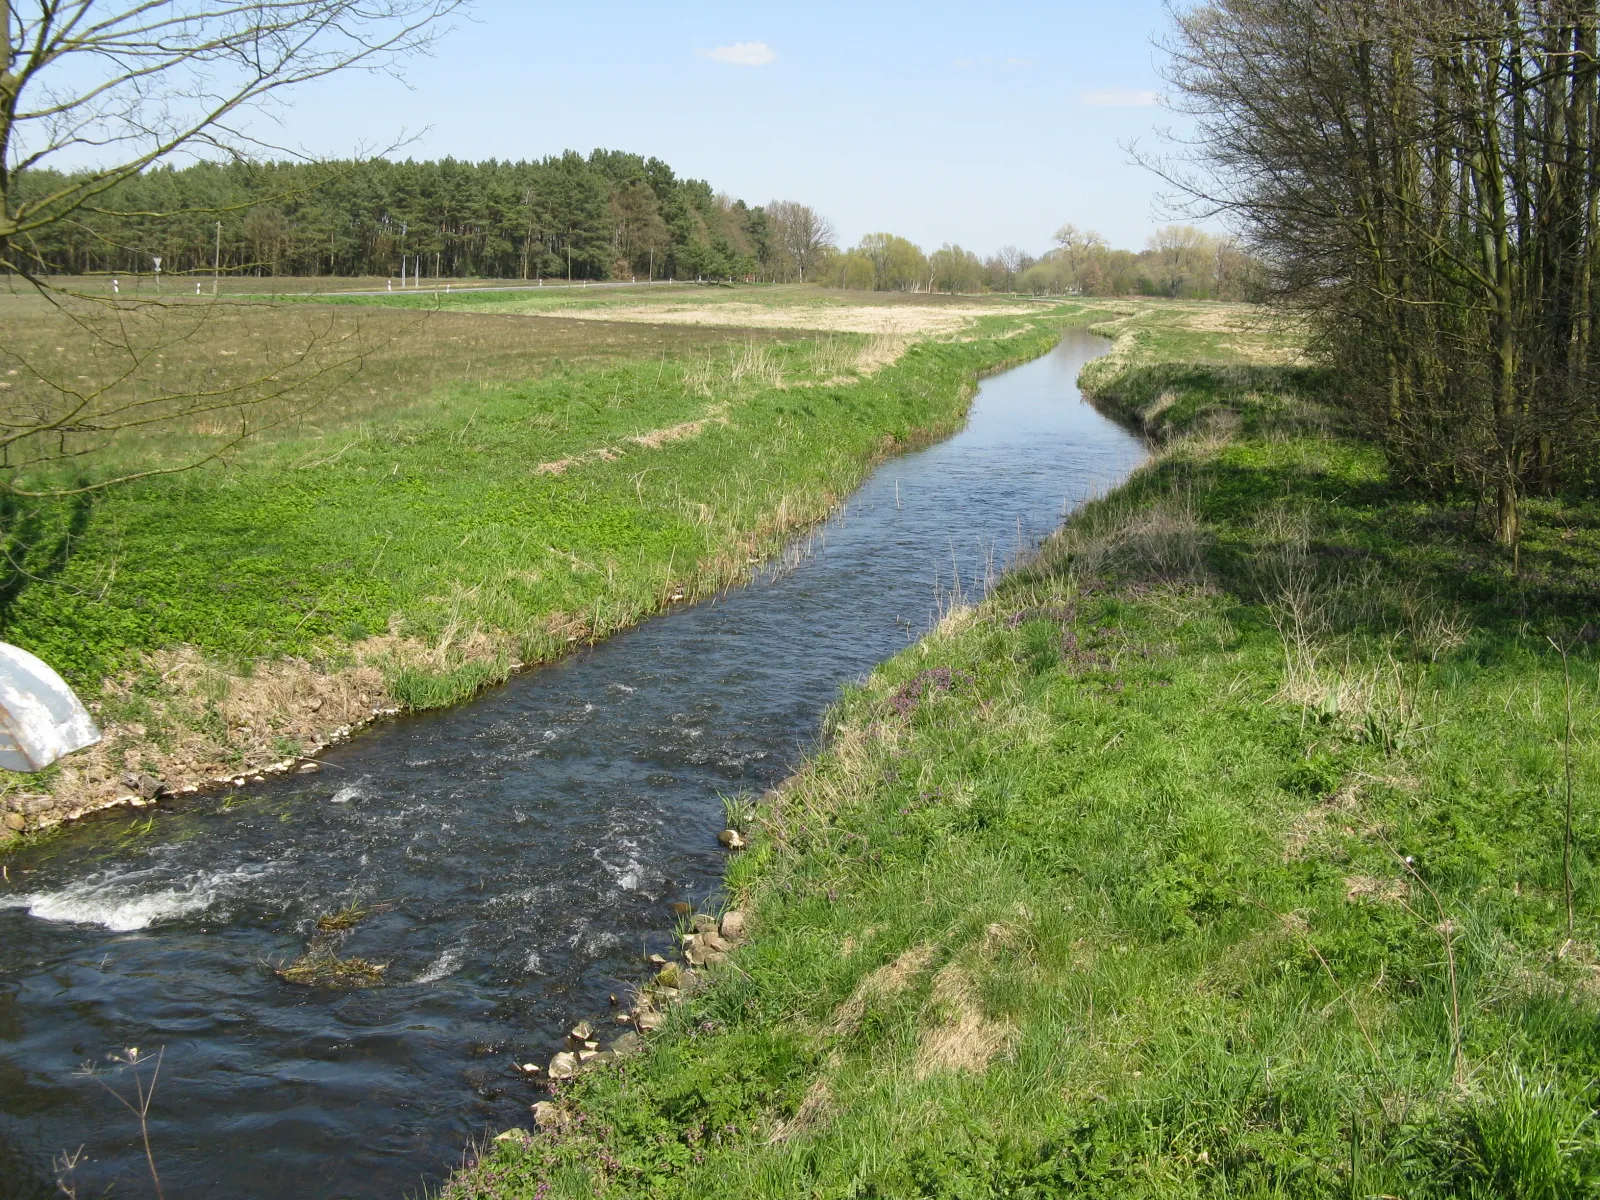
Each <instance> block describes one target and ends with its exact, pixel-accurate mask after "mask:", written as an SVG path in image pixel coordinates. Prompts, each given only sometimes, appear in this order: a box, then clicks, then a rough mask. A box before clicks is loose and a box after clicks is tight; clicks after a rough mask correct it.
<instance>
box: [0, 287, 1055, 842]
mask: <svg viewBox="0 0 1600 1200" xmlns="http://www.w3.org/2000/svg"><path fill="white" fill-rule="evenodd" d="M709 290H710V289H699V291H700V292H701V293H704V292H706V291H709ZM811 291H814V289H812V290H811ZM641 292H642V289H641V290H640V291H632V290H630V289H618V290H617V291H616V292H615V293H612V294H613V295H615V296H617V297H618V299H617V300H616V301H615V303H618V304H624V303H625V304H627V305H629V306H631V307H635V308H636V307H638V305H639V304H640V303H641V301H640V300H639V296H640V294H641ZM751 292H752V293H755V290H754V289H751ZM755 294H762V295H764V293H755ZM629 297H632V299H629ZM651 297H652V300H653V299H654V294H653V293H652V294H651ZM404 299H405V300H406V301H407V302H409V301H412V300H416V301H417V305H416V306H413V305H411V304H409V303H396V304H391V303H389V302H388V300H387V296H385V297H381V298H378V297H369V298H367V302H365V303H344V304H327V303H320V302H318V303H311V302H292V303H291V302H283V301H282V300H281V299H245V300H241V301H233V300H225V301H224V302H223V303H220V304H215V305H213V304H209V303H203V302H202V303H200V304H194V305H186V304H176V305H172V306H169V307H167V308H164V309H162V310H159V311H158V312H156V313H154V315H152V317H151V319H152V320H160V321H162V322H164V324H163V325H162V327H161V329H162V332H163V338H162V339H151V340H149V341H148V342H147V344H148V345H150V346H151V347H153V348H152V349H151V351H150V352H149V353H148V354H147V356H146V357H145V359H144V361H143V369H142V374H141V377H140V378H138V379H135V380H134V381H133V382H132V383H129V384H119V383H117V380H116V376H115V372H116V371H117V370H119V369H121V366H122V362H121V359H119V357H118V356H116V355H106V356H104V359H103V361H102V360H101V359H97V358H96V357H95V356H94V355H92V354H89V353H87V352H86V351H85V350H84V348H83V346H82V343H81V339H80V341H78V342H75V341H74V340H73V337H74V332H73V329H72V328H71V325H70V321H69V320H68V318H67V317H65V316H62V315H61V314H59V313H56V312H55V311H53V310H50V309H47V308H44V307H43V306H40V305H37V304H35V305H32V306H31V307H30V306H28V305H27V303H26V301H25V300H24V299H23V298H20V297H7V298H0V306H10V307H9V308H7V309H6V310H5V311H4V312H0V319H3V320H5V321H6V322H7V326H6V327H7V333H8V343H9V345H10V346H11V347H12V351H11V352H12V354H13V362H14V363H17V364H18V365H20V364H21V363H22V362H23V361H24V360H26V361H28V362H30V363H32V364H34V365H35V366H36V367H41V368H43V369H53V370H54V371H55V372H56V374H57V376H58V377H60V376H69V377H70V376H73V375H76V376H82V377H83V383H82V386H84V387H85V388H86V389H87V388H94V387H100V386H147V387H155V386H160V387H165V388H167V389H169V390H171V391H174V392H182V391H184V390H185V389H188V390H194V389H198V388H204V387H209V386H213V382H214V380H215V379H217V378H219V377H226V378H228V379H231V380H242V381H245V385H247V386H251V387H256V388H257V389H258V391H256V392H254V393H252V396H253V397H254V398H255V399H256V400H257V401H258V402H257V403H256V404H255V405H254V406H253V408H252V414H253V416H252V420H255V421H257V422H259V423H260V426H261V428H260V431H259V432H258V433H257V434H256V435H255V436H253V437H251V438H250V439H249V440H248V441H247V442H246V443H244V444H243V445H241V446H239V447H237V448H236V449H233V450H231V451H230V452H229V453H227V454H226V455H225V456H224V457H222V458H221V459H219V460H218V461H215V462H211V463H208V464H207V465H206V466H204V467H203V468H201V469H197V470H193V471H186V472H181V473H178V474H174V475H170V476H165V477H160V478H153V479H147V480H144V481H141V482H138V483H134V484H130V485H126V486H122V487H118V488H114V489H112V490H109V491H106V492H103V493H98V494H90V495H86V496H84V497H80V498H76V499H70V500H62V501H53V502H52V501H45V502H27V501H14V502H12V503H11V504H10V507H9V508H8V511H7V520H6V533H7V562H8V568H7V571H6V574H5V579H4V581H3V583H0V636H3V637H4V638H5V639H6V640H8V641H11V642H14V643H16V644H18V645H21V646H24V647H25V648H27V649H29V650H32V651H33V652H35V653H37V654H39V655H40V656H41V657H43V658H44V659H45V660H46V661H48V662H50V663H51V664H52V665H54V666H56V667H57V669H59V670H61V671H62V672H63V674H64V675H65V676H66V678H67V679H68V680H69V682H71V683H72V684H73V685H74V686H75V687H76V688H77V689H78V690H79V691H80V692H81V693H82V694H83V695H84V697H85V699H86V700H90V701H92V702H93V706H94V707H95V708H96V710H97V712H98V713H99V717H100V720H101V722H102V725H103V726H104V727H105V729H106V732H107V738H106V741H105V742H104V743H103V744H102V745H101V746H100V747H97V748H95V749H94V750H92V751H89V752H86V753H85V754H83V755H80V756H76V757H75V758H74V759H72V760H69V762H67V763H66V764H63V765H62V766H61V767H59V768H57V769H53V770H52V771H51V772H48V773H46V774H45V775H44V776H43V777H39V778H30V777H21V778H20V779H19V780H14V781H12V783H11V785H10V790H9V791H8V792H7V793H6V796H5V798H4V803H5V804H6V805H7V806H8V808H9V811H10V812H11V813H13V814H19V815H20V816H21V817H22V818H23V821H24V823H25V824H26V825H28V826H29V827H30V828H31V827H37V826H39V825H42V824H47V823H49V822H50V821H51V820H53V819H55V818H57V817H59V816H61V815H63V814H67V813H71V812H74V811H80V810H83V809H85V808H88V807H93V806H95V805H97V804H102V803H105V802H107V801H109V800H114V799H116V798H117V797H119V796H126V795H128V794H129V786H128V784H127V783H126V782H125V778H126V777H128V776H134V777H137V776H140V775H146V776H149V777H150V778H152V779H155V780H159V781H160V782H161V783H162V784H163V785H165V786H166V787H168V788H169V789H172V790H177V789H180V788H184V787H193V786H196V785H197V784H199V783H202V782H204V781H206V780H210V779H215V778H217V777H219V776H225V777H234V778H246V777H249V776H252V775H254V774H256V773H258V772H260V771H261V770H263V769H264V768H266V767H268V766H277V767H278V768H279V769H284V768H285V765H286V764H288V765H292V760H293V757H294V756H297V755H304V754H309V753H311V752H313V751H314V750H315V749H316V748H317V747H318V746H320V745H322V744H324V743H325V742H326V740H327V739H328V738H329V737H334V736H342V735H343V733H345V732H347V731H348V730H349V729H350V728H352V727H354V726H357V725H360V724H362V723H364V722H366V721H368V720H370V719H372V718H373V716H374V715H376V714H381V713H384V712H388V711H397V710H401V709H416V708H427V707H433V706H437V705H441V704H447V703H452V702H454V701H457V700H460V699H462V698H464V697H466V696H469V695H471V694H472V693H473V692H475V691H476V690H478V689H479V688H481V687H483V686H485V685H487V684H489V683H493V682H496V681H499V680H502V679H504V678H505V677H506V676H507V674H508V673H509V672H510V671H512V670H514V669H516V668H517V667H518V666H522V665H527V664H531V663H535V662H539V661H544V660H548V659H550V658H552V657H554V656H556V655H559V654H561V653H563V652H564V651H565V650H566V649H567V648H569V647H570V646H572V645H574V644H577V643H583V642H588V641H592V640H594V639H596V638H600V637H603V636H605V635H606V634H607V633H609V632H611V631H614V630H616V629H619V628H623V627H626V626H628V625H631V624H633V623H634V622H636V621H638V620H639V619H641V618H642V617H643V616H645V615H647V614H649V613H651V612H655V611H658V610H660V609H661V608H663V607H665V606H666V605H669V604H671V603H676V602H692V601H694V600H696V599H698V598H700V597H703V596H705V595H708V594H710V593H712V592H714V591H715V590H717V589H719V588H724V587H728V586H732V585H735V584H737V583H739V582H740V581H742V580H743V579H744V578H746V577H747V576H748V574H749V573H750V569H751V566H752V564H754V563H758V562H760V561H761V560H762V559H763V558H764V557H765V556H767V555H770V554H771V553H773V552H774V551H775V550H777V549H778V548H779V547H781V546H782V545H783V543H784V541H785V539H786V537H787V536H788V535H790V534H791V533H792V532H793V531H795V530H797V529H800V528H802V527H804V526H806V525H808V524H810V523H812V522H815V521H817V520H818V519H820V518H821V517H823V516H825V515H826V514H827V513H828V512H829V511H830V510H831V509H832V508H833V507H834V505H835V504H836V503H837V501H838V500H839V499H840V498H841V497H842V496H843V495H844V494H846V493H847V492H848V491H849V490H850V488H852V487H853V486H854V485H855V484H856V483H857V482H858V481H859V480H860V479H861V478H862V476H863V475H864V474H865V472H866V471H867V470H868V469H869V467H870V465H871V464H872V463H873V462H874V461H876V460H878V459H879V458H881V457H882V456H884V455H887V454H891V453H894V452H896V451H897V450H899V449H902V448H904V447H907V446H911V445H915V444H918V443H920V442H923V441H925V440H927V439H929V438H932V437H936V436H939V435H941V434H942V433H945V432H948V431H949V430H951V429H953V428H954V427H955V426H956V425H957V424H958V423H959V421H960V420H961V419H962V416H963V414H964V412H965V406H966V402H967V399H968V398H969V396H970V394H971V391H972V385H973V382H974V380H975V378H976V376H977V375H978V374H979V373H981V372H983V371H986V370H990V369H994V368H996V367H998V366H1000V365H1003V364H1005V363H1008V362H1012V361H1016V360H1018V359H1020V358H1024V357H1029V356H1032V355H1035V354H1038V353H1041V352H1042V351H1043V350H1044V349H1046V348H1048V346H1049V345H1051V344H1052V343H1053V341H1054V339H1055V337H1056V329H1057V328H1058V327H1059V322H1060V320H1061V319H1062V318H1063V316H1064V315H1065V313H1066V312H1067V310H1062V309H1050V310H1049V311H1045V310H1043V309H1040V308H1038V307H1037V306H1031V305H1030V306H1014V305H1011V304H1009V303H1005V302H1002V303H998V304H995V305H993V306H990V307H988V308H983V309H979V310H973V308H972V305H971V302H970V301H969V302H967V303H966V305H965V307H964V310H963V315H961V316H960V318H959V320H958V322H957V326H956V327H958V328H959V330H960V332H959V334H955V333H951V332H950V331H949V330H948V329H947V330H945V331H944V332H942V333H941V334H940V335H939V336H937V337H935V336H932V335H930V334H927V333H925V332H924V333H919V332H915V331H904V332H902V333H900V334H897V335H895V336H893V337H888V336H885V335H879V334H873V333H851V332H836V331H834V330H832V329H829V328H827V327H824V328H821V329H818V328H815V327H807V326H808V318H807V315H806V312H807V310H808V308H809V307H814V305H813V304H812V303H811V296H810V295H809V293H808V292H801V293H793V294H791V297H790V303H789V305H788V307H789V308H790V309H792V310H794V315H793V316H791V317H788V318H785V320H784V322H783V323H782V324H781V325H779V326H775V327H772V328H767V329H747V328H739V327H734V326H727V325H719V326H703V325H699V324H689V323H676V324H672V323H657V322H650V321H646V320H640V319H638V318H636V317H634V318H632V319H628V320H594V319H584V320H575V319H570V318H567V317H563V316H560V315H552V314H550V313H545V312H516V313H503V312H495V311H487V310H485V309H484V308H483V307H482V306H480V305H478V304H477V303H476V301H478V299H479V298H478V297H473V298H472V300H471V301H469V302H466V303H462V304H461V305H460V306H459V307H458V306H456V304H457V302H456V300H455V298H454V297H453V296H452V297H450V298H449V302H448V303H434V302H433V301H431V300H427V301H424V299H423V298H422V297H420V296H417V297H409V296H408V297H405V298H404ZM825 307H829V308H831V307H835V305H833V304H831V303H830V304H827V305H825ZM923 307H924V308H925V307H927V306H923ZM307 348H309V349H307ZM285 364H287V365H285ZM10 369H13V370H15V369H17V367H15V366H14V367H11V368H10ZM97 372H99V374H97ZM0 378H3V379H4V380H5V381H6V382H7V384H8V386H10V387H16V388H20V387H24V386H26V382H27V379H28V374H27V372H26V371H23V372H20V373H19V374H18V375H16V376H4V377H0ZM308 398H309V399H308ZM228 419H229V415H228V414H226V413H224V414H222V415H221V416H213V415H209V414H202V415H200V416H197V417H192V418H184V419H177V418H174V419H173V420H170V421H166V422H164V423H160V424H158V425H156V426H154V427H152V428H150V429H148V430H142V431H140V430H136V431H134V432H133V434H132V435H131V436H129V437H127V438H125V439H123V440H122V441H121V442H120V443H119V444H118V445H116V446H115V447H114V448H113V449H112V450H111V451H110V452H108V453H106V454H103V455H101V456H100V457H99V458H98V459H97V460H95V469H97V470H100V471H105V472H108V473H114V472H116V471H119V470H124V469H135V468H140V467H145V466H149V465H161V464H168V463H170V464H180V463H183V462H186V461H190V460H192V459H193V458H194V457H195V456H197V455H203V454H204V453H205V452H206V448H207V447H208V446H212V445H214V444H215V443H216V442H217V441H218V439H226V438H227V436H228V427H227V421H228ZM76 469H78V468H77V467H76V466H75V465H72V464H69V465H67V466H64V467H60V468H56V475H55V476H54V477H52V476H51V475H50V474H49V472H48V471H47V470H45V469H43V468H41V469H40V471H39V472H37V473H36V474H37V477H38V479H39V480H41V481H45V482H49V481H51V480H52V478H54V479H55V480H57V481H67V482H70V481H71V480H72V478H73V477H72V476H71V475H69V474H66V472H68V471H70V470H76ZM12 824H16V822H15V821H13V822H12Z"/></svg>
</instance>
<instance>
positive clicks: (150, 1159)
mask: <svg viewBox="0 0 1600 1200" xmlns="http://www.w3.org/2000/svg"><path fill="white" fill-rule="evenodd" d="M166 1053H167V1049H166V1047H165V1046H163V1047H162V1048H161V1049H160V1050H157V1051H156V1068H155V1070H154V1071H152V1072H151V1073H150V1086H149V1087H148V1088H146V1087H145V1084H144V1077H143V1076H142V1075H140V1074H139V1068H140V1067H141V1066H142V1065H143V1064H144V1063H145V1062H147V1061H148V1060H149V1057H150V1056H149V1055H144V1056H142V1057H141V1056H140V1054H139V1048H138V1047H137V1046H133V1047H130V1048H129V1050H128V1052H127V1053H126V1054H125V1055H112V1056H111V1057H112V1061H113V1062H118V1063H125V1064H126V1065H128V1066H130V1067H132V1068H133V1088H134V1095H135V1097H136V1098H137V1099H138V1101H139V1102H138V1103H137V1104H135V1103H134V1102H133V1101H131V1100H129V1099H128V1098H127V1097H126V1096H124V1095H123V1094H122V1093H121V1092H119V1091H117V1089H116V1088H114V1087H112V1086H111V1085H110V1084H109V1083H107V1082H106V1081H105V1080H104V1079H103V1078H101V1076H100V1075H99V1074H98V1073H96V1072H95V1070H94V1068H93V1067H87V1068H86V1069H85V1071H84V1073H85V1074H87V1075H88V1076H89V1077H90V1078H91V1079H93V1080H94V1081H95V1082H96V1083H98V1084H99V1085H100V1086H101V1087H103V1088H105V1090H106V1091H108V1092H110V1093H111V1094H112V1095H113V1096H114V1097H116V1100H117V1103H118V1104H120V1105H122V1107H123V1108H125V1109H127V1110H128V1111H129V1112H131V1113H132V1114H133V1115H134V1116H135V1117H137V1118H138V1121H139V1137H140V1139H141V1140H142V1141H143V1142H144V1161H145V1162H146V1163H147V1164H148V1165H149V1167H150V1182H151V1183H153V1184H154V1185H155V1189H156V1200H166V1197H165V1196H164V1195H163V1194H162V1191H161V1176H160V1175H159V1174H158V1173H157V1172H156V1156H155V1154H154V1153H153V1152H152V1151H151V1149H150V1104H151V1102H152V1101H153V1100H155V1098H156V1081H157V1080H158V1079H160V1078H161V1060H162V1059H163V1058H164V1057H165V1056H166ZM75 1163H76V1157H74V1160H73V1165H75Z"/></svg>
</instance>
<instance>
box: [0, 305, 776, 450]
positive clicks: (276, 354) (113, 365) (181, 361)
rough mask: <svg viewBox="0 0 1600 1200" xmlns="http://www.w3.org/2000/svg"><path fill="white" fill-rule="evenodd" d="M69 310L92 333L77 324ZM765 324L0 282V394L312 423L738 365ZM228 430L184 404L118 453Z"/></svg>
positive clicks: (177, 445) (304, 431) (260, 421)
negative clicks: (88, 294) (118, 304)
mask: <svg viewBox="0 0 1600 1200" xmlns="http://www.w3.org/2000/svg"><path fill="white" fill-rule="evenodd" d="M80 321H90V322H91V323H92V324H93V326H94V327H96V328H99V329H100V330H101V332H102V333H103V334H104V335H105V336H104V337H102V338H100V339H98V340H97V339H96V338H93V337H90V336H88V334H86V332H85V329H84V327H83V326H82V325H81V324H79V322H80ZM597 321H598V322H599V324H597ZM772 336H773V335H772V334H752V333H751V332H750V331H749V330H736V329H733V328H729V327H706V326H696V325H679V326H674V325H671V324H665V325H657V326H645V325H641V324H638V323H637V322H624V321H617V322H607V321H606V320H605V317H604V314H603V313H593V314H587V315H586V316H585V318H584V319H582V320H577V319H573V318H571V317H553V316H539V317H537V318H529V317H525V316H524V317H516V316H505V315H496V314H493V313H486V312H481V311H457V310H449V309H446V310H441V311H436V312H430V311H420V310H410V309H399V308H382V307H365V306H355V305H314V304H302V303H273V302H270V301H266V300H262V301H226V300H225V301H223V302H220V303H208V302H200V303H196V302H194V301H192V300H178V301H175V302H171V303H167V304H163V305H161V306H142V305H126V306H124V307H123V308H121V309H117V310H106V309H104V308H102V307H100V306H97V305H79V306H77V308H76V309H75V310H70V311H63V310H59V309H56V308H53V307H52V306H50V305H48V304H46V303H44V302H43V301H41V300H39V299H38V298H37V297H30V296H18V295H4V294H0V404H3V405H4V406H5V407H7V408H17V407H30V406H36V405H41V404H43V405H46V406H49V405H52V404H56V403H58V402H59V401H58V399H57V397H59V395H60V390H59V389H61V388H68V389H72V390H73V391H75V392H77V393H81V394H85V395H96V396H99V397H100V399H99V400H98V401H97V403H99V404H101V405H103V406H110V405H113V404H120V403H123V402H126V401H130V400H134V399H138V400H141V401H145V400H149V399H150V398H152V397H159V396H167V397H173V398H174V399H173V400H172V401H171V403H170V407H171V409H172V410H173V411H174V412H177V411H179V410H181V409H192V407H193V405H192V404H188V403H187V402H186V401H185V400H184V399H183V398H184V397H189V396H192V395H194V394H197V393H218V392H229V391H232V392H235V393H237V395H238V398H239V399H241V400H246V401H249V402H250V403H251V406H252V407H251V409H250V412H251V416H250V420H251V424H252V425H253V426H256V427H260V428H262V429H263V430H265V431H267V432H268V434H269V435H270V436H282V437H295V438H299V437H315V436H317V435H319V434H322V433H325V432H328V431H331V430H333V429H335V428H338V427H343V426H348V425H351V424H353V423H356V422H360V421H363V420H367V419H370V418H374V417H388V416H392V415H394V414H395V413H396V412H397V411H399V410H401V409H404V408H406V407H407V406H411V405H415V404H416V403H418V402H419V401H422V400H423V399H424V398H426V397H427V396H428V395H429V393H433V392H436V391H438V390H439V389H442V388H455V387H459V386H462V385H469V386H470V385H487V384H491V383H496V382H505V381H513V380H526V379H532V378H537V377H539V376H540V375H543V374H545V373H548V372H552V371H558V370H565V369H570V368H573V367H588V366H595V365H601V364H605V363H610V362H619V361H624V360H629V359H633V360H638V359H640V358H657V357H662V356H666V357H669V358H677V357H691V356H692V357H695V358H699V357H701V356H706V355H711V356H717V355H721V354H723V353H732V354H733V355H734V356H735V357H736V359H737V361H739V362H742V363H744V364H746V365H745V368H744V369H745V370H746V371H747V372H748V371H749V370H750V364H758V363H759V362H760V361H761V360H762V358H763V356H765V357H767V358H770V355H767V353H766V350H765V345H764V344H763V343H762V342H758V341H756V340H754V339H755V338H757V337H764V338H771V337H772ZM780 336H781V335H780ZM107 338H111V339H114V340H106V339H107ZM725 347H726V348H727V349H726V350H724V348H725ZM238 428H239V416H238V413H237V411H234V410H226V409H225V410H221V411H215V412H207V413H190V414H189V415H186V416H180V417H177V418H175V419H172V420H168V421H164V422H161V423H159V424H157V425H156V426H154V427H153V428H150V429H148V430H135V431H132V432H130V433H129V434H127V435H125V436H124V437H123V438H122V439H121V441H120V443H119V445H118V447H117V453H118V457H121V458H127V459H137V460H138V461H140V462H141V464H148V463H149V462H151V461H153V460H166V459H171V458H173V457H177V456H188V455H192V454H193V453H194V451H195V450H196V448H197V447H200V446H203V445H205V444H206V443H208V442H215V441H218V440H225V439H228V438H230V437H232V436H234V435H235V434H236V433H237V431H238Z"/></svg>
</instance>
